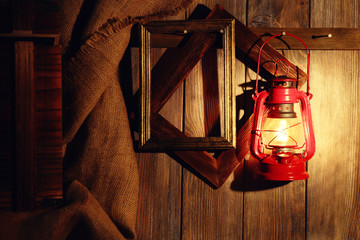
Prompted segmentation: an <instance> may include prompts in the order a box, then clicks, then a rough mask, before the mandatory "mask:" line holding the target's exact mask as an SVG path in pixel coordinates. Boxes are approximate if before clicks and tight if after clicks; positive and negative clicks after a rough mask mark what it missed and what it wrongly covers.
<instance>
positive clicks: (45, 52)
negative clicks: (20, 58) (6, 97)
mask: <svg viewBox="0 0 360 240" xmlns="http://www.w3.org/2000/svg"><path fill="white" fill-rule="evenodd" d="M61 66H62V65H61V48H60V47H57V46H35V49H34V82H35V89H34V91H35V111H36V113H35V122H36V123H35V126H34V128H35V131H36V133H35V139H36V146H35V158H36V204H37V207H44V206H41V204H42V201H44V199H46V198H53V199H61V198H62V183H63V181H62V175H63V171H62V169H63V167H62V162H63V161H62V159H63V148H62V83H61V81H62V78H61V71H62V67H61ZM54 203H55V202H54Z"/></svg>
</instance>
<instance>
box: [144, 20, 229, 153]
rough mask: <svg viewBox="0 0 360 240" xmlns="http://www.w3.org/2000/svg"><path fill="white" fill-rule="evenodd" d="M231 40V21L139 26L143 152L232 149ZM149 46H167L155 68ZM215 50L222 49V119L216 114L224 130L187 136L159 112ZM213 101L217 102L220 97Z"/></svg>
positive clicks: (178, 22) (163, 23) (157, 23)
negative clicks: (205, 57)
mask: <svg viewBox="0 0 360 240" xmlns="http://www.w3.org/2000/svg"><path fill="white" fill-rule="evenodd" d="M219 36H220V37H219ZM234 39H235V36H234V20H233V19H226V20H192V21H162V22H151V23H149V24H145V25H141V26H140V107H139V108H140V113H139V116H140V117H139V121H140V122H139V138H140V139H139V149H140V150H141V151H169V150H221V149H233V148H235V145H236V119H235V116H236V113H235V111H236V110H235V107H236V106H235V93H234V81H233V79H234V70H233V69H234V64H235V40H234ZM180 45H181V46H180ZM176 46H180V47H176ZM151 47H168V49H167V51H166V52H165V53H164V54H163V56H162V57H161V59H160V60H159V62H158V63H157V64H156V65H155V66H154V68H153V69H151V65H150V62H151V61H150V59H151V56H150V49H151ZM214 47H217V48H219V47H222V49H223V63H224V64H223V66H224V67H223V76H224V84H223V88H222V89H219V91H220V90H221V91H222V94H223V101H222V102H221V104H222V109H223V111H222V112H223V116H220V113H219V112H218V113H215V114H218V116H220V117H223V121H222V123H223V124H222V126H221V127H222V131H220V132H221V134H220V136H207V137H188V136H186V135H185V134H183V133H182V132H181V131H179V130H178V129H177V128H176V127H174V126H173V125H172V124H171V123H169V122H168V121H167V120H166V119H164V118H163V117H161V115H159V113H158V112H159V111H160V109H161V108H162V106H164V104H165V103H166V101H167V100H168V99H169V98H170V97H171V95H172V94H173V93H174V92H175V90H176V89H177V88H178V87H179V86H180V84H181V83H182V82H183V80H184V79H185V78H186V77H187V75H188V74H189V73H190V72H191V70H192V69H193V68H194V67H195V65H196V64H197V63H198V62H199V61H200V60H201V59H202V58H203V56H204V54H206V52H207V51H209V50H210V49H211V48H214ZM212 64H214V63H212ZM215 64H216V61H215ZM164 66H166V67H164ZM204 81H206V79H205V80H204ZM216 81H217V79H215V80H212V83H209V84H214V83H213V82H216ZM215 84H217V83H215ZM157 86H161V87H157ZM211 97H214V98H216V97H217V98H218V96H210V98H211ZM204 104H207V103H206V102H205V103H204ZM209 104H211V103H209ZM209 121H210V120H205V124H212V123H209Z"/></svg>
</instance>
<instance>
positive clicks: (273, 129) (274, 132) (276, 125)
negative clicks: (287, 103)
mask: <svg viewBox="0 0 360 240" xmlns="http://www.w3.org/2000/svg"><path fill="white" fill-rule="evenodd" d="M262 130H263V131H262V137H263V143H264V144H265V147H266V148H267V150H268V151H269V150H271V149H272V148H280V147H286V148H293V149H294V150H295V151H294V152H298V151H297V150H300V149H301V148H302V147H304V142H305V140H304V139H305V138H304V132H303V126H302V122H301V117H300V118H299V117H297V118H267V119H266V120H265V123H264V126H263V129H262ZM268 151H267V152H268Z"/></svg>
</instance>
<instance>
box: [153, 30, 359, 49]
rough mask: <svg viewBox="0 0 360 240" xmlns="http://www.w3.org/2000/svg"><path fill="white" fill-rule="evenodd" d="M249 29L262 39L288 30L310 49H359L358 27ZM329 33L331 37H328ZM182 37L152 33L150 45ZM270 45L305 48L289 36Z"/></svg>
mask: <svg viewBox="0 0 360 240" xmlns="http://www.w3.org/2000/svg"><path fill="white" fill-rule="evenodd" d="M255 25H256V24H255ZM260 26H261V25H260ZM250 30H251V31H252V32H254V33H255V34H256V35H258V36H261V37H262V38H263V39H267V38H269V37H270V36H272V35H276V34H278V33H281V32H288V33H291V34H293V35H296V36H298V37H299V38H301V39H302V40H303V41H304V42H305V43H306V45H307V46H308V48H309V49H311V50H335V49H337V50H359V49H360V41H359V38H360V29H358V28H300V27H297V28H295V27H288V28H280V27H252V28H250ZM329 34H331V37H329ZM183 39H184V37H183V36H181V35H179V34H172V35H170V34H167V35H165V34H154V35H153V36H152V38H151V41H152V43H151V46H152V47H159V46H162V47H176V46H177V45H178V44H179V43H180V42H181V41H182V40H183ZM271 46H272V47H274V48H276V49H278V50H281V49H284V50H285V49H291V50H300V49H305V47H304V45H303V44H302V43H301V42H300V41H298V40H297V39H295V38H291V37H281V38H277V39H274V40H272V42H271Z"/></svg>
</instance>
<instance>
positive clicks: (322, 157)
mask: <svg viewBox="0 0 360 240" xmlns="http://www.w3.org/2000/svg"><path fill="white" fill-rule="evenodd" d="M358 4H359V3H358V1H351V0H350V1H314V2H312V5H311V11H312V12H311V20H310V22H311V27H357V28H358V27H359V23H360V22H359V10H358V6H359V5H358ZM311 62H312V69H313V71H312V72H313V78H314V81H313V91H314V96H315V99H314V101H313V105H312V109H313V119H314V129H315V137H316V141H317V144H316V147H317V150H316V154H315V157H314V159H313V160H312V161H311V162H309V164H308V169H309V174H310V175H311V178H310V179H309V180H308V195H307V206H308V207H307V216H308V221H307V222H308V226H307V239H359V238H360V221H359V217H360V187H359V186H360V164H359V152H360V130H359V129H360V115H359V104H360V85H359V80H360V79H359V72H360V70H359V66H360V55H359V51H312V53H311Z"/></svg>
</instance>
